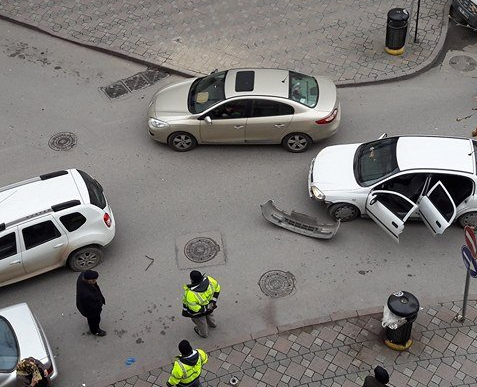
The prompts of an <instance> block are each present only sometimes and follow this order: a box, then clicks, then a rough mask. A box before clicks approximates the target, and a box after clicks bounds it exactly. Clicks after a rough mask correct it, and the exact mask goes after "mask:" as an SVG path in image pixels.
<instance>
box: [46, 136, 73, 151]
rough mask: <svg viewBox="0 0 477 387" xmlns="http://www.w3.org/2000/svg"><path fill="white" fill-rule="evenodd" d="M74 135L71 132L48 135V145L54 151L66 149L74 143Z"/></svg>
mask: <svg viewBox="0 0 477 387" xmlns="http://www.w3.org/2000/svg"><path fill="white" fill-rule="evenodd" d="M76 142H77V139H76V135H75V134H74V133H71V132H61V133H57V134H55V135H53V136H51V137H50V141H48V145H49V147H50V148H51V149H53V150H55V151H67V150H70V149H71V148H73V147H74V146H75V145H76Z"/></svg>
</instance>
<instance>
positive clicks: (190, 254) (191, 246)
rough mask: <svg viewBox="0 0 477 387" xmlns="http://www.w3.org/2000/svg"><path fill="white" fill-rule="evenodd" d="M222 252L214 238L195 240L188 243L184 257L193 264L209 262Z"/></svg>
mask: <svg viewBox="0 0 477 387" xmlns="http://www.w3.org/2000/svg"><path fill="white" fill-rule="evenodd" d="M219 251H220V246H219V245H218V244H217V243H216V242H215V241H214V240H213V239H212V238H204V237H202V238H194V239H191V240H190V241H189V242H187V243H186V245H185V247H184V255H185V256H186V257H187V258H188V259H190V260H191V261H192V262H198V263H202V262H207V261H210V260H211V259H212V258H214V257H215V256H216V255H217V253H218V252H219Z"/></svg>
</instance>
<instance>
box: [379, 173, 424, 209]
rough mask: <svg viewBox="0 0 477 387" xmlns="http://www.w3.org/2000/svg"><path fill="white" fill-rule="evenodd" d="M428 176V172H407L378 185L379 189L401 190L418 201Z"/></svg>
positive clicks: (415, 201)
mask: <svg viewBox="0 0 477 387" xmlns="http://www.w3.org/2000/svg"><path fill="white" fill-rule="evenodd" d="M427 177H428V174H426V173H406V174H403V175H400V176H396V177H393V178H391V179H389V180H388V181H385V182H384V183H382V184H380V185H379V186H377V189H380V190H386V191H393V192H399V193H400V194H402V195H404V196H406V197H407V198H409V199H410V200H412V201H413V202H414V203H417V200H418V199H419V197H420V196H421V193H422V191H423V189H424V184H425V183H426V179H427Z"/></svg>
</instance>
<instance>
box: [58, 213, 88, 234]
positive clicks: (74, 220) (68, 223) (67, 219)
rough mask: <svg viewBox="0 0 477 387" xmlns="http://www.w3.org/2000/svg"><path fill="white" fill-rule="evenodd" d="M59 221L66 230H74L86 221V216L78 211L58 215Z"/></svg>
mask: <svg viewBox="0 0 477 387" xmlns="http://www.w3.org/2000/svg"><path fill="white" fill-rule="evenodd" d="M60 222H61V223H62V224H63V226H65V228H66V229H67V230H68V231H75V230H77V229H79V228H80V227H81V226H82V225H83V224H85V223H86V218H85V217H84V216H83V214H80V213H79V212H73V213H72V214H68V215H63V216H61V217H60Z"/></svg>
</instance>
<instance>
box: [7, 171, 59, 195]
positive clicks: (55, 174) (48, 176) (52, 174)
mask: <svg viewBox="0 0 477 387" xmlns="http://www.w3.org/2000/svg"><path fill="white" fill-rule="evenodd" d="M67 174H68V171H64V170H62V171H56V172H50V173H45V174H44V175H40V176H37V177H33V178H31V179H27V180H23V181H19V182H18V183H13V184H10V185H7V186H5V187H1V188H0V192H4V191H8V190H9V189H12V188H17V187H21V186H22V185H26V184H30V183H34V182H36V181H40V180H48V179H52V178H54V177H58V176H63V175H67Z"/></svg>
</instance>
